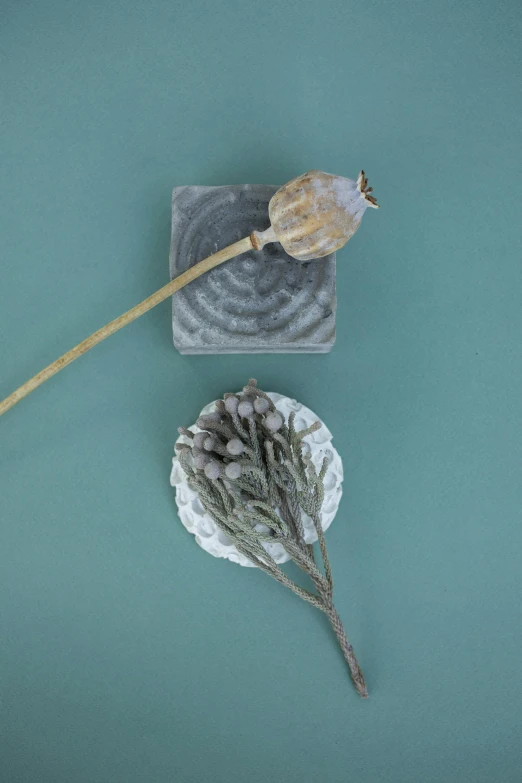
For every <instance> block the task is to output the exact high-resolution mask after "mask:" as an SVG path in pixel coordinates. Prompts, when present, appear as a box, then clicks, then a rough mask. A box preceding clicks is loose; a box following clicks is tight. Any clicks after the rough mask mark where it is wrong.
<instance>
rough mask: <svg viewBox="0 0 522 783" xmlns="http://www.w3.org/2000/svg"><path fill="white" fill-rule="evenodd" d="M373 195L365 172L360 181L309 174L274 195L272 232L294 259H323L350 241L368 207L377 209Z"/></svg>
mask: <svg viewBox="0 0 522 783" xmlns="http://www.w3.org/2000/svg"><path fill="white" fill-rule="evenodd" d="M371 192H372V188H369V187H368V180H367V179H366V176H365V174H364V171H361V173H360V174H359V177H358V178H357V181H355V180H353V179H347V178H346V177H337V176H336V175H334V174H325V173H324V171H315V170H314V171H308V172H307V173H306V174H302V175H301V176H300V177H296V178H295V179H292V180H290V182H287V183H286V185H283V187H282V188H279V190H278V191H277V193H275V194H274V195H273V196H272V198H271V200H270V204H269V205H268V212H269V215H270V222H271V224H272V225H271V229H269V231H270V230H272V231H273V236H274V237H275V240H276V241H277V242H280V243H281V244H282V246H283V248H284V249H285V251H286V252H287V253H288V255H290V256H292V257H293V258H297V259H298V260H299V261H310V260H311V259H313V258H322V257H323V256H327V255H328V254H329V253H333V252H335V251H336V250H339V248H341V247H342V246H343V245H344V244H345V243H346V242H348V240H349V239H350V238H351V237H352V236H353V235H354V234H355V232H356V231H357V229H358V228H359V226H360V224H361V220H362V216H363V215H364V213H365V211H366V209H367V207H374V208H378V205H377V202H376V200H375V198H374V197H373V196H371V195H370V194H371ZM266 233H268V232H266ZM261 236H263V235H261ZM272 241H274V240H272Z"/></svg>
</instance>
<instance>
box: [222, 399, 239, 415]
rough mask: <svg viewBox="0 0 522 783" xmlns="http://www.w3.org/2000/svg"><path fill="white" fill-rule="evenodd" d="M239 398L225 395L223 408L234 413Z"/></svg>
mask: <svg viewBox="0 0 522 783" xmlns="http://www.w3.org/2000/svg"><path fill="white" fill-rule="evenodd" d="M238 405H239V400H238V398H237V397H227V398H226V400H225V408H226V409H227V411H228V412H229V413H236V411H237V406H238Z"/></svg>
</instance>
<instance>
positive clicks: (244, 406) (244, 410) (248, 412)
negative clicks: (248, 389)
mask: <svg viewBox="0 0 522 783" xmlns="http://www.w3.org/2000/svg"><path fill="white" fill-rule="evenodd" d="M237 412H238V413H239V415H240V416H241V417H242V418H244V419H246V418H247V417H248V416H252V414H253V413H254V406H253V405H252V403H251V402H249V401H248V400H242V401H241V402H240V403H239V405H238V406H237Z"/></svg>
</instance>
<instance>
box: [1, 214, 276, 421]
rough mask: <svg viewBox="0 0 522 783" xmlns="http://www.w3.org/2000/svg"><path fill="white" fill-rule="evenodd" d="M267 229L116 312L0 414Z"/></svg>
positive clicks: (251, 245) (256, 243)
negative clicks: (116, 316)
mask: <svg viewBox="0 0 522 783" xmlns="http://www.w3.org/2000/svg"><path fill="white" fill-rule="evenodd" d="M269 231H270V229H269V230H268V231H267V232H265V233H264V234H263V233H261V234H258V233H257V232H253V233H252V234H251V235H250V236H249V237H245V238H244V239H240V240H239V242H235V243H234V244H233V245H229V246H228V247H225V248H224V249H223V250H220V251H219V252H218V253H214V254H213V255H211V256H209V257H208V258H205V259H204V260H203V261H200V262H199V264H195V265H194V266H192V267H190V269H187V271H186V272H183V274H181V275H179V277H176V278H175V280H172V281H171V282H170V283H167V285H164V286H163V288H160V289H159V291H156V293H155V294H152V296H149V297H148V299H145V300H144V301H143V302H141V303H140V304H139V305H136V307H133V308H132V310H127V312H126V313H123V315H120V316H119V318H115V319H114V321H111V322H110V323H108V324H107V325H106V326H103V327H102V328H101V329H98V331H97V332H94V334H91V336H90V337H87V339H86V340H83V342H81V343H78V345H76V346H75V347H74V348H71V350H70V351H67V353H64V354H63V356H60V358H59V359H56V361H54V362H53V363H52V364H50V365H49V366H48V367H45V369H43V370H41V372H39V373H38V375H35V376H34V377H33V378H31V379H30V380H28V381H27V382H26V383H24V384H23V386H20V388H19V389H16V391H14V392H13V393H12V394H10V395H9V397H6V399H5V400H4V401H3V402H0V416H1V415H2V414H3V413H5V412H6V411H8V410H9V408H12V407H13V405H16V403H17V402H20V400H22V399H23V398H24V397H26V396H27V395H28V394H30V392H32V391H34V389H36V388H37V387H38V386H40V385H41V384H42V383H43V382H44V381H46V380H48V378H52V376H53V375H56V373H57V372H60V370H63V368H64V367H67V365H68V364H70V363H71V362H73V361H74V360H75V359H77V358H78V357H79V356H82V354H84V353H87V351H89V350H90V349H91V348H93V347H94V346H95V345H97V344H98V343H101V341H102V340H105V338H106V337H109V335H111V334H114V332H117V331H118V329H122V328H123V327H124V326H127V324H130V323H131V321H135V320H136V318H139V317H140V315H143V314H144V313H147V312H148V311H149V310H151V309H152V308H153V307H155V306H156V305H157V304H159V303H160V302H163V300H164V299H167V298H168V297H169V296H172V294H174V293H175V292H176V291H179V290H180V288H183V286H186V285H187V283H191V282H192V280H195V279H196V278H197V277H200V276H201V275H203V274H205V272H208V271H209V270H210V269H213V268H214V267H215V266H219V264H222V263H223V262H224V261H228V260H229V259H231V258H235V256H239V255H241V253H246V252H247V251H248V250H260V249H261V248H262V247H263V245H264V244H265V243H266V242H267V241H274V239H272V237H271V234H269Z"/></svg>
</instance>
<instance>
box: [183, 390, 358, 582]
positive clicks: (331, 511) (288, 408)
mask: <svg viewBox="0 0 522 783" xmlns="http://www.w3.org/2000/svg"><path fill="white" fill-rule="evenodd" d="M268 394H269V397H270V399H271V400H272V401H273V402H274V404H275V406H276V408H277V410H278V411H279V412H280V413H281V414H282V415H283V416H284V418H285V420H287V419H288V415H289V414H290V413H291V412H292V411H293V412H294V413H295V427H296V429H297V430H301V429H303V428H305V427H309V426H310V424H313V422H314V421H321V419H320V418H319V416H316V415H315V413H313V411H311V410H310V408H306V407H305V406H304V405H301V404H300V403H298V402H296V400H292V399H290V398H289V397H284V396H283V395H282V394H276V393H274V392H269V393H268ZM215 409H216V403H215V402H211V403H209V404H208V405H206V406H205V407H204V408H203V410H202V411H201V413H200V416H203V415H204V414H206V413H211V412H212V411H214V410H215ZM189 429H190V430H191V431H192V432H199V428H198V427H197V426H196V425H195V424H194V425H193V426H192V427H189ZM332 437H333V436H332V433H331V432H330V430H329V429H328V427H327V426H326V425H325V424H324V422H322V421H321V428H320V429H319V430H317V432H314V433H312V435H309V436H308V437H307V438H305V441H304V444H305V445H304V448H305V450H306V451H308V452H309V454H310V456H311V458H312V462H313V464H314V466H315V468H316V469H318V468H320V466H321V464H322V461H323V458H324V457H325V456H326V457H327V459H328V469H327V471H326V475H325V478H324V490H325V494H324V502H323V507H322V509H321V525H322V528H323V530H327V529H328V528H329V527H330V525H331V523H332V521H333V518H334V517H335V515H336V513H337V509H338V507H339V503H340V500H341V495H342V481H343V463H342V461H341V457H340V456H339V453H338V452H337V450H336V449H335V448H334V446H333V445H332ZM178 443H188V439H187V438H186V437H184V436H180V438H179V439H178ZM170 483H171V484H172V486H173V487H175V488H176V504H177V506H178V512H179V518H180V519H181V521H182V523H183V524H184V526H185V527H186V528H187V530H188V531H189V533H192V534H193V535H194V536H195V537H196V543H197V544H199V546H200V547H201V548H202V549H204V550H205V551H206V552H208V553H209V554H210V555H212V556H213V557H224V558H226V559H227V560H231V561H232V562H233V563H238V564H239V565H241V566H247V567H252V568H255V566H254V564H253V563H252V562H251V561H250V560H249V559H248V558H246V557H245V556H244V555H242V554H241V553H240V552H238V551H237V549H236V547H235V546H234V544H233V543H232V542H231V541H230V539H229V538H228V537H227V536H226V535H225V534H224V533H223V532H222V531H221V530H220V529H219V528H218V526H217V525H216V523H215V522H214V520H213V519H212V517H211V516H210V515H209V514H207V512H206V511H205V509H204V508H203V506H202V505H201V503H200V502H199V498H198V496H197V494H196V493H195V492H194V490H192V489H191V488H190V487H189V485H188V483H187V479H186V476H185V473H184V472H183V469H182V468H181V466H180V464H179V460H178V458H177V456H174V458H173V460H172V472H171V474H170ZM303 526H304V529H305V541H306V542H307V543H308V544H313V542H314V541H317V533H316V531H315V528H314V524H313V522H312V519H311V518H310V517H309V516H308V515H307V514H305V513H304V512H303ZM264 546H265V548H266V550H267V552H269V553H270V554H271V555H272V557H273V558H274V560H275V561H276V563H286V561H287V560H289V559H290V558H289V556H288V555H287V553H286V552H285V550H284V549H283V547H282V546H281V544H264Z"/></svg>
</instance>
